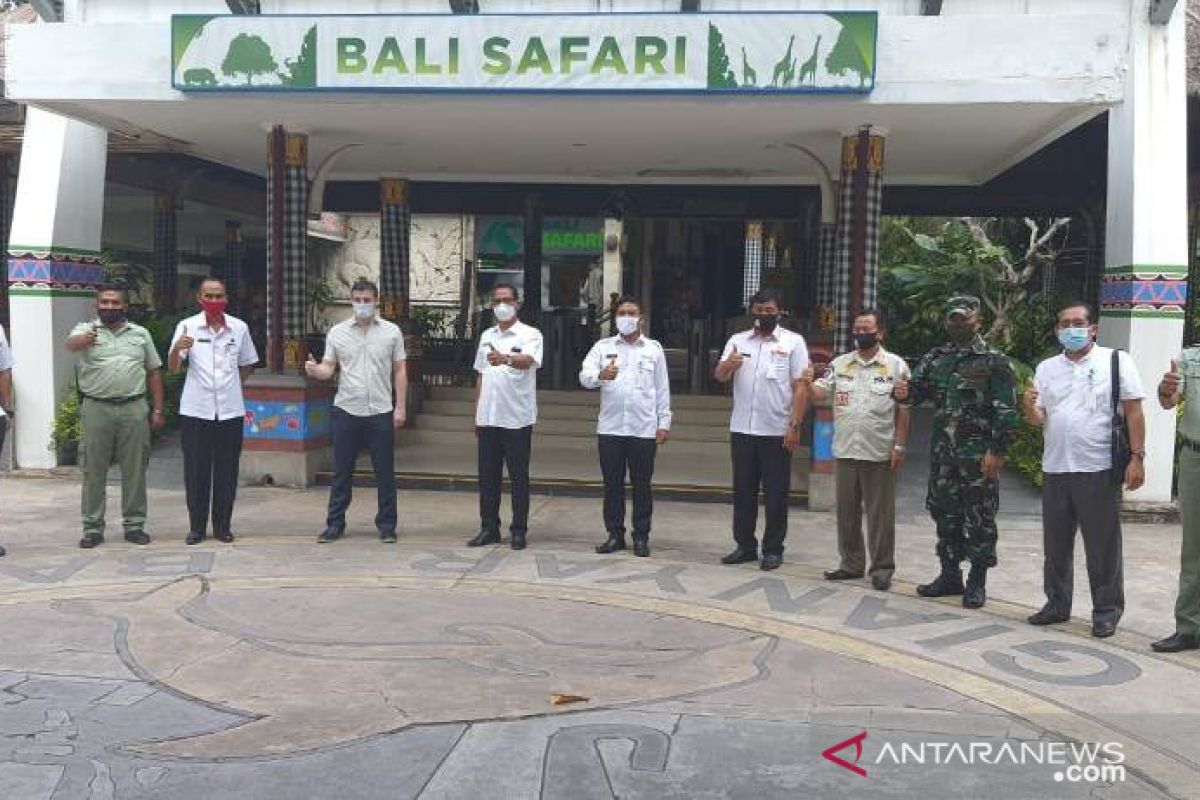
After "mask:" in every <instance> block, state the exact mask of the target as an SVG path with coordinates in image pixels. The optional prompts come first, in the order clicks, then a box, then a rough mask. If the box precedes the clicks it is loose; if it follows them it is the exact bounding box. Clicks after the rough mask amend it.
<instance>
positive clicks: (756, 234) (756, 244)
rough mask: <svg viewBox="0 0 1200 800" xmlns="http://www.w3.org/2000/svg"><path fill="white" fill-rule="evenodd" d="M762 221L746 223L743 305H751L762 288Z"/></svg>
mask: <svg viewBox="0 0 1200 800" xmlns="http://www.w3.org/2000/svg"><path fill="white" fill-rule="evenodd" d="M762 233H763V229H762V223H761V222H759V221H756V220H752V221H749V222H747V223H746V251H745V269H744V271H743V273H742V305H743V306H749V305H750V298H751V297H753V296H754V295H755V293H757V292H758V290H759V289H760V288H762V267H763V240H762Z"/></svg>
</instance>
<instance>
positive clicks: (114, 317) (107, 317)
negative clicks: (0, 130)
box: [100, 308, 125, 325]
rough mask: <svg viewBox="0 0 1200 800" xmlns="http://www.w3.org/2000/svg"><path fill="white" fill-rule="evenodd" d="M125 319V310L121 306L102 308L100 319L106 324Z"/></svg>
mask: <svg viewBox="0 0 1200 800" xmlns="http://www.w3.org/2000/svg"><path fill="white" fill-rule="evenodd" d="M124 319H125V311H124V309H120V308H102V309H100V321H101V322H103V323H104V324H105V325H116V324H117V323H118V322H121V321H123V320H124Z"/></svg>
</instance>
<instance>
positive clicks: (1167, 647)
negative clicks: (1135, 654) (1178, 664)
mask: <svg viewBox="0 0 1200 800" xmlns="http://www.w3.org/2000/svg"><path fill="white" fill-rule="evenodd" d="M1150 648H1151V649H1152V650H1153V651H1154V652H1156V653H1178V652H1180V651H1182V650H1200V634H1195V633H1179V632H1178V631H1176V632H1175V633H1172V634H1171V635H1170V636H1168V637H1167V638H1165V639H1159V640H1158V641H1157V642H1155V643H1154V644H1152V645H1150Z"/></svg>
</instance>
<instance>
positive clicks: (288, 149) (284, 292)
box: [267, 125, 308, 372]
mask: <svg viewBox="0 0 1200 800" xmlns="http://www.w3.org/2000/svg"><path fill="white" fill-rule="evenodd" d="M307 208H308V137H307V136H305V135H304V134H300V133H288V132H287V131H285V130H284V129H283V127H282V126H280V125H276V126H275V127H273V128H272V129H271V132H270V133H269V134H268V136H267V315H268V316H267V363H268V365H269V367H270V369H271V371H272V372H283V371H288V372H295V371H298V370H299V369H300V368H301V367H302V365H303V364H304V360H305V358H306V357H307V350H306V348H305V344H304V335H305V333H307V327H308V324H307V316H308V314H307V312H308V302H307V295H308V291H307V289H308V287H307V280H308V272H307V266H306V247H307V240H306V237H307V217H306V210H307Z"/></svg>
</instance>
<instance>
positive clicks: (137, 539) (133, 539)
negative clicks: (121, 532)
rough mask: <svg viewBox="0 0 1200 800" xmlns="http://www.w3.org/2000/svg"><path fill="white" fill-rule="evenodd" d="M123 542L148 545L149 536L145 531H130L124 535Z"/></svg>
mask: <svg viewBox="0 0 1200 800" xmlns="http://www.w3.org/2000/svg"><path fill="white" fill-rule="evenodd" d="M125 541H127V542H129V543H130V544H150V536H149V535H148V534H147V533H146V532H145V531H130V532H129V533H127V534H125Z"/></svg>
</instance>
